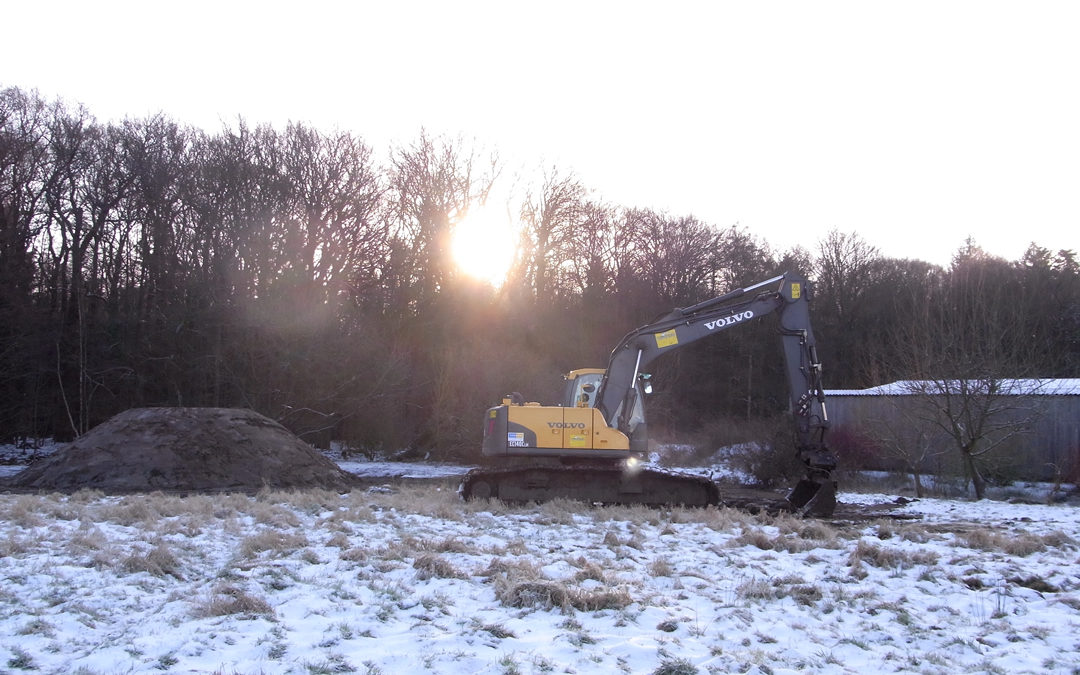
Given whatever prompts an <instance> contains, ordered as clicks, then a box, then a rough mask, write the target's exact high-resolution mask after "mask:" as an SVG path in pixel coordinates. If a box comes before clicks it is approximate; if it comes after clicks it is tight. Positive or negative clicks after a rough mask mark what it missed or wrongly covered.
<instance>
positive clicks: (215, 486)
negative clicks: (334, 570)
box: [8, 408, 353, 493]
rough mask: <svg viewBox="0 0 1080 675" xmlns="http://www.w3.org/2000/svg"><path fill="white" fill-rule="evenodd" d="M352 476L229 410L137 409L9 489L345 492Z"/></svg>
mask: <svg viewBox="0 0 1080 675" xmlns="http://www.w3.org/2000/svg"><path fill="white" fill-rule="evenodd" d="M352 483H353V481H352V479H351V476H350V475H349V474H348V473H346V472H345V471H342V470H341V469H340V468H339V467H338V466H337V465H336V464H334V463H333V462H332V461H330V460H329V459H328V458H326V457H325V456H323V455H322V454H320V453H319V452H317V451H316V450H314V449H313V448H312V447H311V446H309V445H308V444H307V443H304V442H303V441H301V440H300V439H299V438H297V437H296V436H294V435H293V434H292V433H290V432H289V431H288V430H287V429H285V427H283V426H281V425H280V424H278V423H277V422H274V421H273V420H271V419H269V418H267V417H264V416H262V415H260V414H258V413H256V412H253V411H251V410H241V409H234V408H135V409H132V410H128V411H126V412H123V413H120V414H119V415H117V416H116V417H113V418H112V419H110V420H109V421H107V422H105V423H104V424H101V425H99V426H97V427H94V428H93V429H92V430H90V431H89V432H88V433H87V434H85V435H84V436H81V437H79V438H78V439H77V440H75V441H73V442H72V443H69V444H68V445H67V446H66V447H64V448H62V449H60V450H58V451H57V452H56V453H55V454H53V455H52V456H50V457H49V458H47V459H44V460H41V461H39V462H36V463H34V464H32V465H31V466H29V467H27V468H26V469H24V470H23V471H21V472H20V473H18V474H16V475H15V476H13V477H12V479H11V481H10V482H9V483H8V485H9V486H12V487H16V488H28V489H38V490H56V491H61V492H68V491H76V490H80V489H83V488H89V489H96V490H102V491H104V492H113V493H119V492H144V491H153V490H163V491H174V490H180V491H189V490H190V491H227V490H236V491H253V490H258V489H260V488H263V487H271V488H307V487H322V488H327V489H347V488H348V487H350V486H351V485H352Z"/></svg>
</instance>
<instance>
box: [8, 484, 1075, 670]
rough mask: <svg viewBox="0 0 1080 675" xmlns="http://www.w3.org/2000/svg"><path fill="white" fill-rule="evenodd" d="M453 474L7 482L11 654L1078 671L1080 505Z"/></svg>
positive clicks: (447, 666) (417, 664)
mask: <svg viewBox="0 0 1080 675" xmlns="http://www.w3.org/2000/svg"><path fill="white" fill-rule="evenodd" d="M453 484H454V481H453V480H445V481H432V482H430V483H426V484H422V485H408V486H399V487H396V488H394V489H392V490H389V491H388V490H384V489H380V490H376V491H366V490H356V491H353V492H352V493H349V494H344V495H339V494H337V493H331V492H322V491H304V492H290V493H285V492H269V493H263V494H260V495H257V496H242V495H224V496H189V497H174V496H165V495H160V494H157V495H139V496H125V497H107V496H103V495H101V494H99V493H94V492H83V493H78V494H75V495H71V496H63V495H0V670H3V669H6V670H7V671H8V672H19V671H28V670H34V672H43V673H84V674H91V673H102V674H106V673H160V672H174V673H227V674H233V673H245V674H246V673H303V674H308V673H347V672H358V673H386V674H390V673H421V672H432V673H470V674H473V673H547V672H551V673H564V672H566V673H618V672H625V673H665V674H668V675H671V674H675V673H694V672H697V673H710V672H715V673H728V672H749V673H782V672H792V673H793V672H813V673H819V672H825V673H829V672H833V673H864V672H908V673H950V674H951V673H957V672H990V673H1009V674H1010V675H1011V674H1012V673H1045V672H1057V673H1076V672H1078V671H1080V564H1078V563H1080V549H1078V542H1077V538H1078V537H1080V534H1078V533H1080V528H1078V525H1080V509H1078V508H1076V507H1074V506H1066V505H1055V506H1047V505H1031V504H1007V503H1003V502H991V501H983V502H978V503H972V502H960V501H942V500H936V499H925V500H918V501H914V502H912V503H909V504H906V505H904V506H900V507H898V508H897V509H896V511H895V513H896V514H898V515H901V516H904V517H905V519H891V520H877V521H870V522H858V523H844V522H824V521H817V520H798V519H794V518H792V517H790V516H780V517H770V516H750V515H747V514H744V513H741V512H737V511H732V510H727V509H705V510H682V509H673V510H656V509H644V508H592V507H585V506H582V505H579V504H573V503H569V502H556V503H552V504H547V505H542V506H534V507H520V508H518V507H514V508H511V507H507V506H504V505H502V504H499V503H491V502H482V503H462V502H461V501H460V500H459V498H458V496H457V495H456V494H455V493H454V490H453ZM892 499H893V497H892V496H887V495H865V494H864V495H855V494H847V493H845V494H842V495H841V501H848V502H854V501H859V502H866V503H881V502H886V501H892Z"/></svg>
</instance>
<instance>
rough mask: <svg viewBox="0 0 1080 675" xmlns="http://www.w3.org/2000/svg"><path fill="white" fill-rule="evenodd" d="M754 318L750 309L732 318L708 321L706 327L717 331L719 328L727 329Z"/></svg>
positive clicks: (733, 315)
mask: <svg viewBox="0 0 1080 675" xmlns="http://www.w3.org/2000/svg"><path fill="white" fill-rule="evenodd" d="M752 318H754V312H753V311H752V310H749V309H748V310H746V311H745V312H739V313H738V314H732V315H731V316H727V317H724V318H723V319H717V320H716V321H706V322H705V327H706V328H708V329H709V330H716V329H717V328H725V327H727V326H730V325H732V324H736V323H739V322H740V321H746V320H747V319H752Z"/></svg>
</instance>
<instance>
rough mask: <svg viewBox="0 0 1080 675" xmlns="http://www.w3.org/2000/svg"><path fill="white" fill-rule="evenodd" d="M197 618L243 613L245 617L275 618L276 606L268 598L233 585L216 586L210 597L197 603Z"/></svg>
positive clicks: (195, 609) (195, 610) (195, 612)
mask: <svg viewBox="0 0 1080 675" xmlns="http://www.w3.org/2000/svg"><path fill="white" fill-rule="evenodd" d="M193 613H194V614H195V617H196V618H200V619H205V618H210V617H215V616H233V615H241V616H242V617H244V618H248V619H255V618H258V617H264V618H273V617H274V608H273V607H271V606H270V603H268V602H267V601H266V600H264V599H262V598H260V597H259V596H256V595H252V594H250V593H248V592H247V591H245V590H244V589H242V588H239V587H237V586H231V585H223V586H218V587H216V588H215V589H214V590H213V591H212V592H211V593H210V596H209V597H208V598H205V599H204V600H202V601H200V602H199V603H197V604H196V605H195V608H194V611H193Z"/></svg>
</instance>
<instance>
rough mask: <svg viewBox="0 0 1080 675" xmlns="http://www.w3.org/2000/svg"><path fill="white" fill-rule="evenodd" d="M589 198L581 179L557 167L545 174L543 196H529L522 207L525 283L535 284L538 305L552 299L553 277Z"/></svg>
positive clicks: (582, 216) (541, 194)
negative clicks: (586, 199)
mask: <svg viewBox="0 0 1080 675" xmlns="http://www.w3.org/2000/svg"><path fill="white" fill-rule="evenodd" d="M585 195H586V190H585V187H584V186H583V185H582V184H581V182H580V181H579V180H578V179H577V177H575V176H574V175H573V174H570V175H565V176H564V175H561V174H560V173H559V171H558V169H554V168H553V169H551V171H550V172H546V173H545V176H544V183H543V185H542V186H541V188H540V194H539V195H536V196H533V195H529V196H527V197H526V200H525V203H524V204H522V207H521V221H522V226H523V229H524V239H523V247H524V249H525V250H524V251H523V254H524V259H525V260H526V261H527V263H526V270H525V277H526V278H525V282H526V283H530V282H531V286H532V289H533V293H534V295H533V297H534V298H535V299H536V300H537V302H542V303H547V302H549V301H550V300H551V299H552V295H551V294H550V293H549V287H550V286H551V283H552V277H553V276H554V271H555V270H557V269H558V268H559V266H560V265H561V264H562V263H563V262H564V261H563V260H562V259H561V256H560V253H566V252H567V251H568V247H567V246H566V242H567V241H568V240H569V239H570V238H571V237H572V236H573V233H574V230H575V229H576V228H577V227H578V226H579V225H580V223H581V221H582V219H583V218H584V217H585V212H586V209H585Z"/></svg>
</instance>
